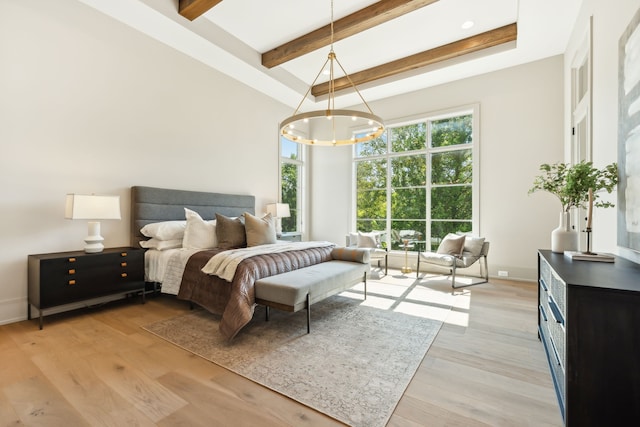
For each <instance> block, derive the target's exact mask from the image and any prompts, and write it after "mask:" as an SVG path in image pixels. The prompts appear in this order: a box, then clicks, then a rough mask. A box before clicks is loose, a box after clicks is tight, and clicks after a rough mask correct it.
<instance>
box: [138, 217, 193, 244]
mask: <svg viewBox="0 0 640 427" xmlns="http://www.w3.org/2000/svg"><path fill="white" fill-rule="evenodd" d="M186 225H187V221H161V222H152V223H151V224H147V225H145V226H144V227H142V228H141V229H140V233H142V235H143V236H147V237H151V238H155V239H160V240H175V239H182V237H183V236H184V230H185V227H186Z"/></svg>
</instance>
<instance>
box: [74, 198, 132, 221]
mask: <svg viewBox="0 0 640 427" xmlns="http://www.w3.org/2000/svg"><path fill="white" fill-rule="evenodd" d="M64 217H65V218H68V219H120V196H96V195H85V194H67V200H66V206H65V213H64Z"/></svg>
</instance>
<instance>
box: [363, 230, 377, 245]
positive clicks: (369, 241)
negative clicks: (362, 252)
mask: <svg viewBox="0 0 640 427" xmlns="http://www.w3.org/2000/svg"><path fill="white" fill-rule="evenodd" d="M379 239H380V233H376V232H371V233H362V232H360V231H358V247H359V248H377V247H378V245H379V244H380V241H379Z"/></svg>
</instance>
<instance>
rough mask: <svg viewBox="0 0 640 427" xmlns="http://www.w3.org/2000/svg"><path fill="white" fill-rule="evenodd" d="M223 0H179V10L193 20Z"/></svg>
mask: <svg viewBox="0 0 640 427" xmlns="http://www.w3.org/2000/svg"><path fill="white" fill-rule="evenodd" d="M221 1H222V0H179V2H178V12H179V13H180V15H182V16H184V17H185V18H187V19H188V20H189V21H193V20H194V19H196V18H197V17H199V16H201V15H203V14H204V13H206V12H207V11H208V10H209V9H211V8H212V7H213V6H215V5H217V4H218V3H220V2H221Z"/></svg>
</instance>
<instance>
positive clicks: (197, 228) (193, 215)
mask: <svg viewBox="0 0 640 427" xmlns="http://www.w3.org/2000/svg"><path fill="white" fill-rule="evenodd" d="M184 214H185V217H186V218H187V226H186V228H185V230H184V238H183V239H182V247H183V248H187V249H211V248H215V247H216V246H218V239H216V220H215V219H213V220H209V221H205V220H203V219H202V217H201V216H200V215H199V214H198V212H195V211H192V210H191V209H187V208H184Z"/></svg>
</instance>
